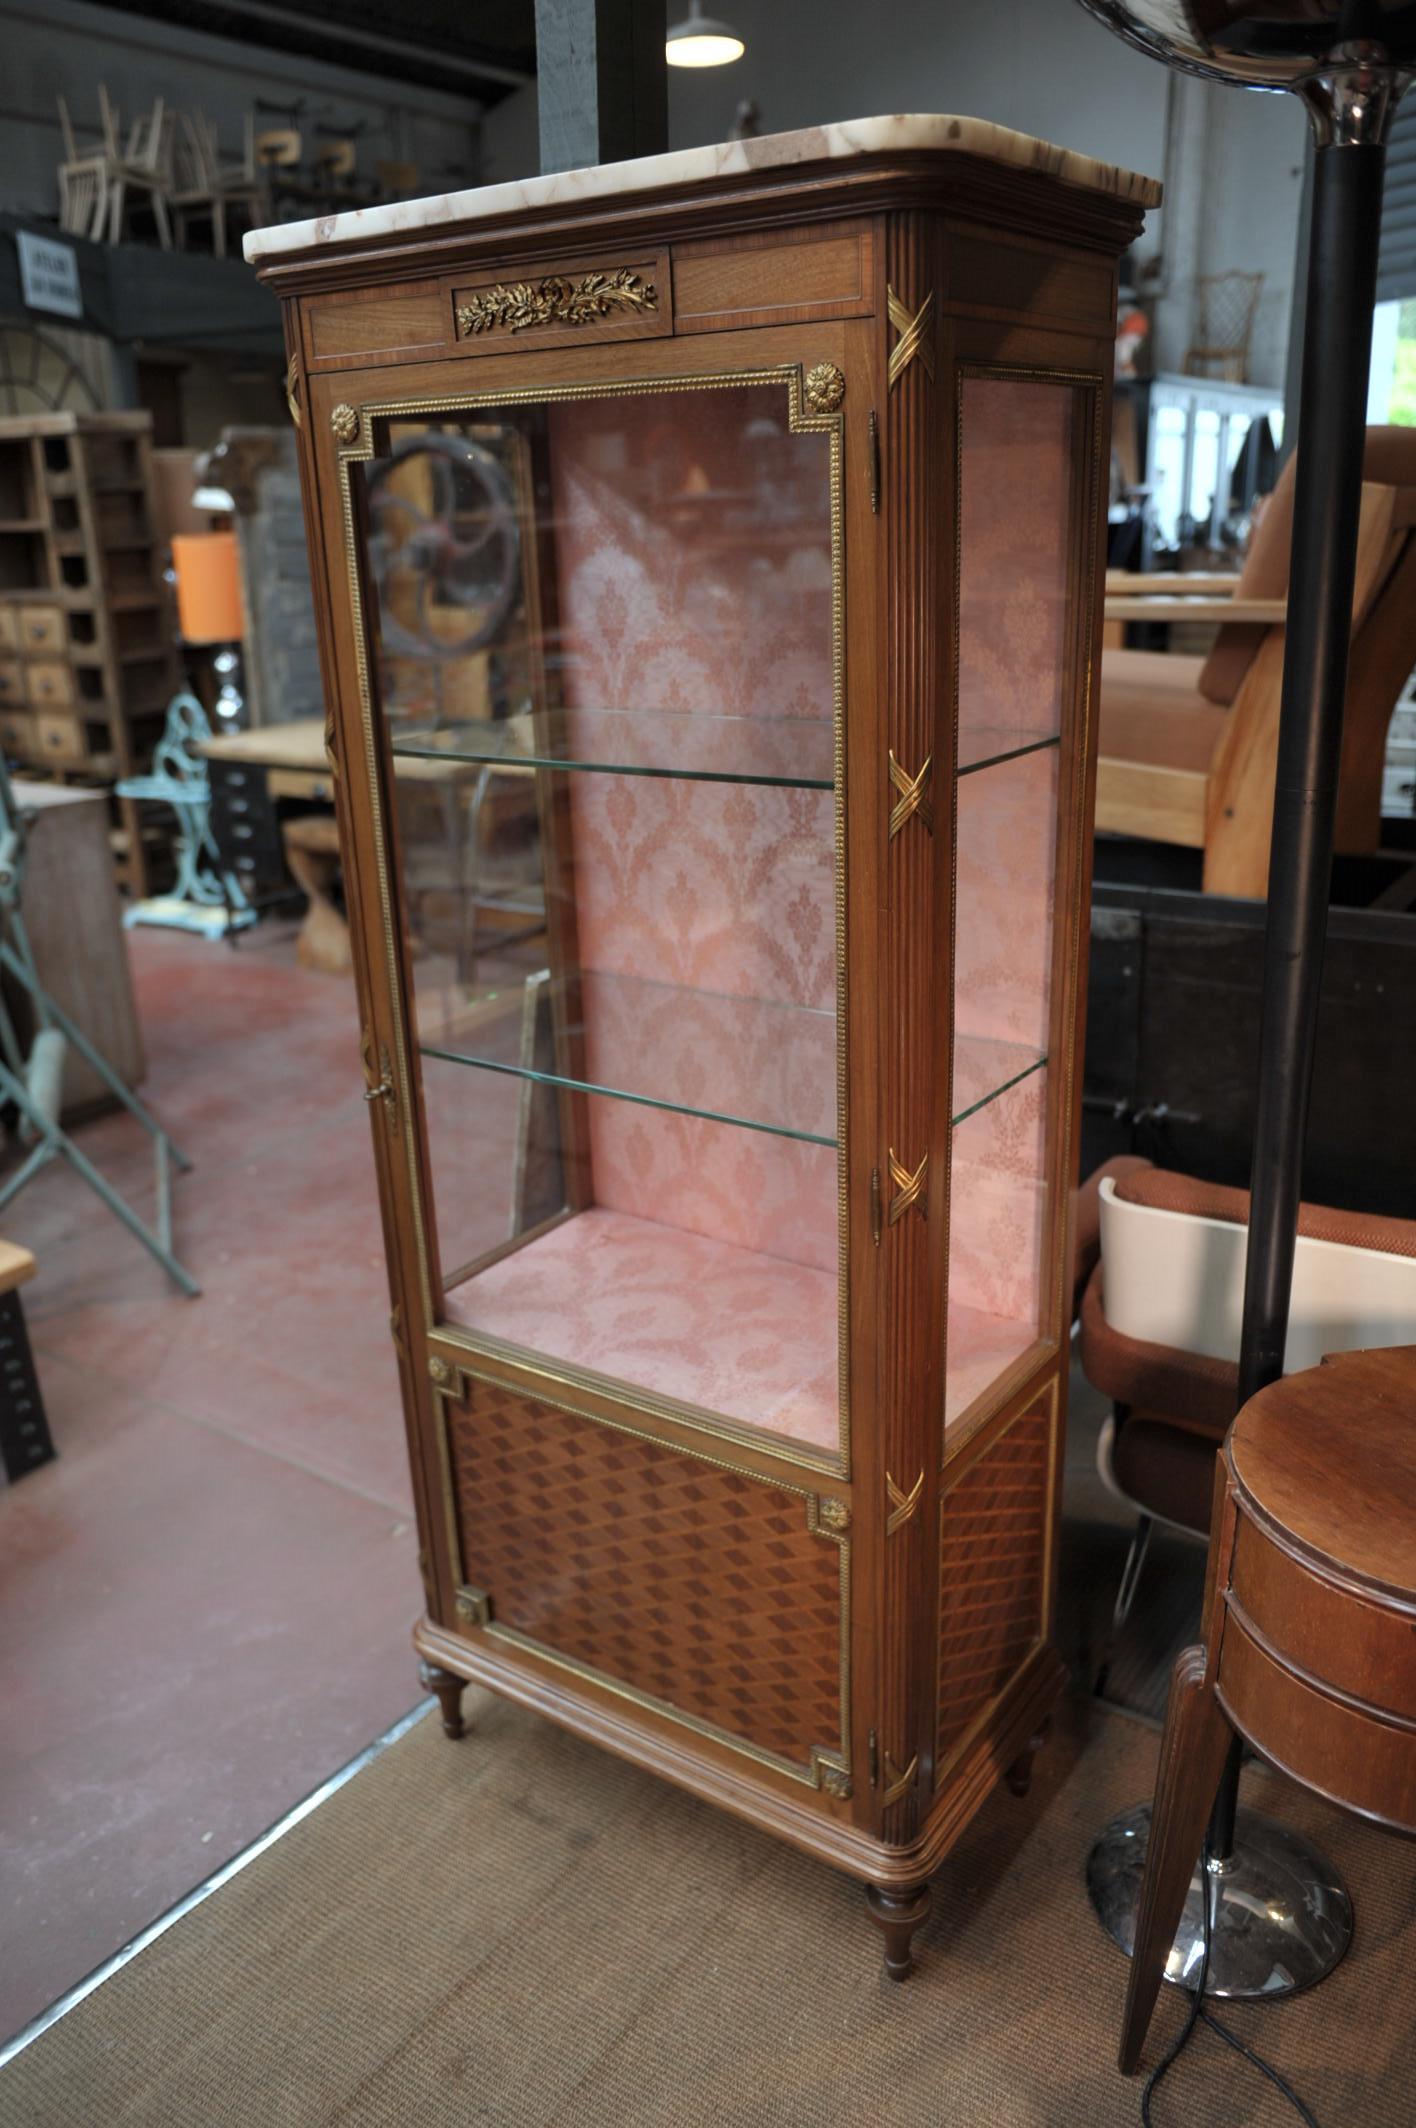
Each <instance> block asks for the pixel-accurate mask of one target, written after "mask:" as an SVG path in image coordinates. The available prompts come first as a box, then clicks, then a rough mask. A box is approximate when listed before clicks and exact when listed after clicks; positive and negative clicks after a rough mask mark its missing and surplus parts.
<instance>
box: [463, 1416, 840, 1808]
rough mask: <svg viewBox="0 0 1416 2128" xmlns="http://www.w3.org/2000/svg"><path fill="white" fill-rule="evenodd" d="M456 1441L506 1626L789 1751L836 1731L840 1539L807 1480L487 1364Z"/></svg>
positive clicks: (800, 1758)
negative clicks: (532, 1390)
mask: <svg viewBox="0 0 1416 2128" xmlns="http://www.w3.org/2000/svg"><path fill="white" fill-rule="evenodd" d="M448 1444H449V1452H450V1455H451V1461H452V1470H453V1477H454V1483H455V1487H456V1495H457V1510H458V1521H459V1525H460V1530H461V1540H462V1557H463V1570H464V1574H465V1577H466V1579H467V1581H468V1582H470V1583H472V1584H473V1585H474V1586H475V1587H477V1588H479V1589H485V1590H486V1591H487V1592H488V1595H489V1597H490V1603H491V1619H492V1623H493V1626H494V1627H510V1628H511V1629H513V1630H514V1631H516V1632H518V1633H522V1634H525V1635H526V1636H527V1637H528V1638H530V1639H531V1640H534V1641H536V1642H538V1643H539V1644H541V1645H542V1646H544V1647H545V1648H547V1649H550V1650H553V1651H554V1652H555V1653H556V1654H558V1655H560V1656H563V1657H568V1658H569V1659H570V1660H571V1661H573V1662H576V1663H581V1664H584V1665H585V1666H586V1667H588V1668H589V1669H592V1670H597V1671H600V1672H602V1673H603V1674H604V1675H606V1676H608V1677H611V1678H613V1679H615V1680H616V1681H617V1682H619V1683H622V1684H625V1685H630V1686H632V1687H633V1688H634V1689H635V1690H636V1691H638V1692H642V1693H645V1694H647V1695H648V1696H649V1697H650V1698H651V1699H657V1700H662V1701H665V1702H667V1703H668V1704H670V1705H671V1706H673V1707H675V1708H677V1709H678V1710H679V1711H680V1712H682V1713H684V1714H688V1715H691V1716H693V1717H694V1719H696V1720H698V1721H701V1722H708V1723H711V1724H712V1725H713V1726H714V1727H715V1728H719V1729H724V1730H727V1731H728V1732H729V1733H730V1734H731V1735H732V1736H735V1737H739V1738H742V1739H744V1740H745V1741H746V1742H748V1743H751V1744H753V1745H755V1746H756V1747H758V1748H759V1749H760V1750H764V1751H770V1752H772V1753H774V1754H776V1755H777V1756H779V1757H782V1758H786V1759H790V1760H792V1761H793V1762H794V1763H799V1764H801V1765H803V1766H805V1765H806V1764H808V1763H809V1760H810V1756H811V1752H812V1748H813V1747H814V1746H820V1747H821V1748H822V1749H823V1750H836V1749H839V1745H840V1736H841V1699H840V1640H841V1594H840V1561H841V1552H840V1546H839V1544H838V1543H837V1542H835V1541H833V1540H832V1539H831V1538H830V1537H827V1536H822V1535H818V1534H813V1533H812V1531H810V1530H809V1529H808V1528H807V1505H808V1503H807V1501H806V1499H805V1498H804V1497H803V1495H802V1494H801V1493H795V1492H788V1491H786V1490H785V1489H783V1488H780V1487H776V1486H773V1485H771V1484H770V1483H763V1482H761V1481H759V1480H756V1479H751V1478H745V1477H742V1476H740V1475H739V1474H738V1473H737V1472H736V1471H730V1470H722V1469H719V1468H717V1467H716V1466H714V1465H712V1464H709V1463H705V1462H701V1461H699V1460H698V1459H697V1458H696V1457H694V1456H688V1455H680V1454H678V1453H676V1452H675V1451H674V1450H672V1449H668V1448H663V1447H661V1446H660V1445H659V1444H658V1443H657V1442H653V1441H647V1440H644V1439H641V1438H639V1437H637V1436H635V1435H632V1434H627V1433H621V1432H618V1431H616V1430H614V1429H613V1428H611V1427H608V1426H602V1425H597V1424H596V1423H595V1422H594V1421H593V1420H590V1419H584V1418H580V1417H578V1416H576V1415H575V1414H573V1413H569V1412H564V1411H558V1410H556V1409H555V1408H554V1407H553V1406H550V1405H547V1404H541V1403H537V1402H535V1401H533V1400H531V1399H529V1398H523V1397H519V1396H517V1395H514V1394H513V1393H512V1392H510V1391H508V1390H503V1389H502V1388H501V1387H500V1386H499V1385H495V1384H490V1383H487V1382H483V1381H478V1380H472V1381H470V1382H469V1385H468V1400H467V1402H466V1404H456V1403H451V1402H450V1403H449V1405H448Z"/></svg>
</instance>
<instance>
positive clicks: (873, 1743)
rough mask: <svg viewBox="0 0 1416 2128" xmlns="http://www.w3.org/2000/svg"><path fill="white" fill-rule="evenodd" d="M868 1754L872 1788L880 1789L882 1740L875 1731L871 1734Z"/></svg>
mask: <svg viewBox="0 0 1416 2128" xmlns="http://www.w3.org/2000/svg"><path fill="white" fill-rule="evenodd" d="M867 1752H868V1755H869V1760H870V1785H871V1787H872V1788H878V1787H879V1786H880V1739H879V1737H878V1736H877V1735H876V1733H875V1731H874V1730H873V1729H872V1730H871V1732H870V1741H869V1744H868V1746H867Z"/></svg>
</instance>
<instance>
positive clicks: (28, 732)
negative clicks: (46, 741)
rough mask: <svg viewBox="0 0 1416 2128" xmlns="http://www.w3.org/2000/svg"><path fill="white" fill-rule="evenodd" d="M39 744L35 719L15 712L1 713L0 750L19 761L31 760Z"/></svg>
mask: <svg viewBox="0 0 1416 2128" xmlns="http://www.w3.org/2000/svg"><path fill="white" fill-rule="evenodd" d="M37 744H38V734H37V733H36V731H35V728H34V718H33V717H26V716H24V715H22V714H21V713H19V712H18V711H15V710H3V711H0V749H3V750H4V752H5V753H7V754H9V755H11V756H12V757H13V758H14V759H15V760H17V761H28V760H30V759H31V757H32V756H33V754H34V752H35V748H36V746H37Z"/></svg>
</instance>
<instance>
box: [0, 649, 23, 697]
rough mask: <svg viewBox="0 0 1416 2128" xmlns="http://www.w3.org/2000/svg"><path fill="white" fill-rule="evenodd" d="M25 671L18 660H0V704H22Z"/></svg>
mask: <svg viewBox="0 0 1416 2128" xmlns="http://www.w3.org/2000/svg"><path fill="white" fill-rule="evenodd" d="M24 699H25V669H24V666H23V665H21V663H20V661H19V659H18V658H0V702H23V701H24Z"/></svg>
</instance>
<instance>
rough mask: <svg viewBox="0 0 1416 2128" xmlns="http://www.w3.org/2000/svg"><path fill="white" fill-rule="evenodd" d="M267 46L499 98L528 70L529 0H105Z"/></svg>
mask: <svg viewBox="0 0 1416 2128" xmlns="http://www.w3.org/2000/svg"><path fill="white" fill-rule="evenodd" d="M108 4H109V5H112V6H114V7H116V8H118V9H119V10H121V11H122V12H123V13H125V14H130V15H144V16H147V17H148V18H149V19H150V20H154V21H159V22H179V23H181V24H182V25H183V27H184V28H186V29H192V30H206V31H208V32H209V33H210V34H211V35H213V36H219V37H230V38H232V39H234V40H235V41H236V42H237V43H240V44H248V45H257V46H260V47H261V48H262V49H263V50H266V51H277V52H291V53H298V54H300V55H301V56H303V57H305V58H312V59H323V60H328V61H335V62H337V63H338V64H339V65H341V66H346V67H354V68H357V69H359V70H360V71H362V72H366V73H370V74H377V75H381V76H382V77H383V78H384V79H385V80H391V81H409V82H417V83H418V84H419V86H420V87H423V88H431V89H442V90H444V91H446V92H448V93H449V94H453V95H456V94H459V93H461V94H465V95H467V96H468V97H470V98H473V99H475V100H476V101H477V102H478V103H480V104H482V105H484V106H487V105H491V104H494V103H497V102H499V101H500V100H501V98H502V97H503V96H506V95H508V94H509V93H510V92H511V90H512V89H514V88H516V87H518V86H519V85H520V84H521V83H522V82H524V81H529V80H530V79H531V78H532V76H533V75H534V74H535V71H536V25H535V0H397V5H396V6H392V7H391V6H390V5H389V0H108Z"/></svg>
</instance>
